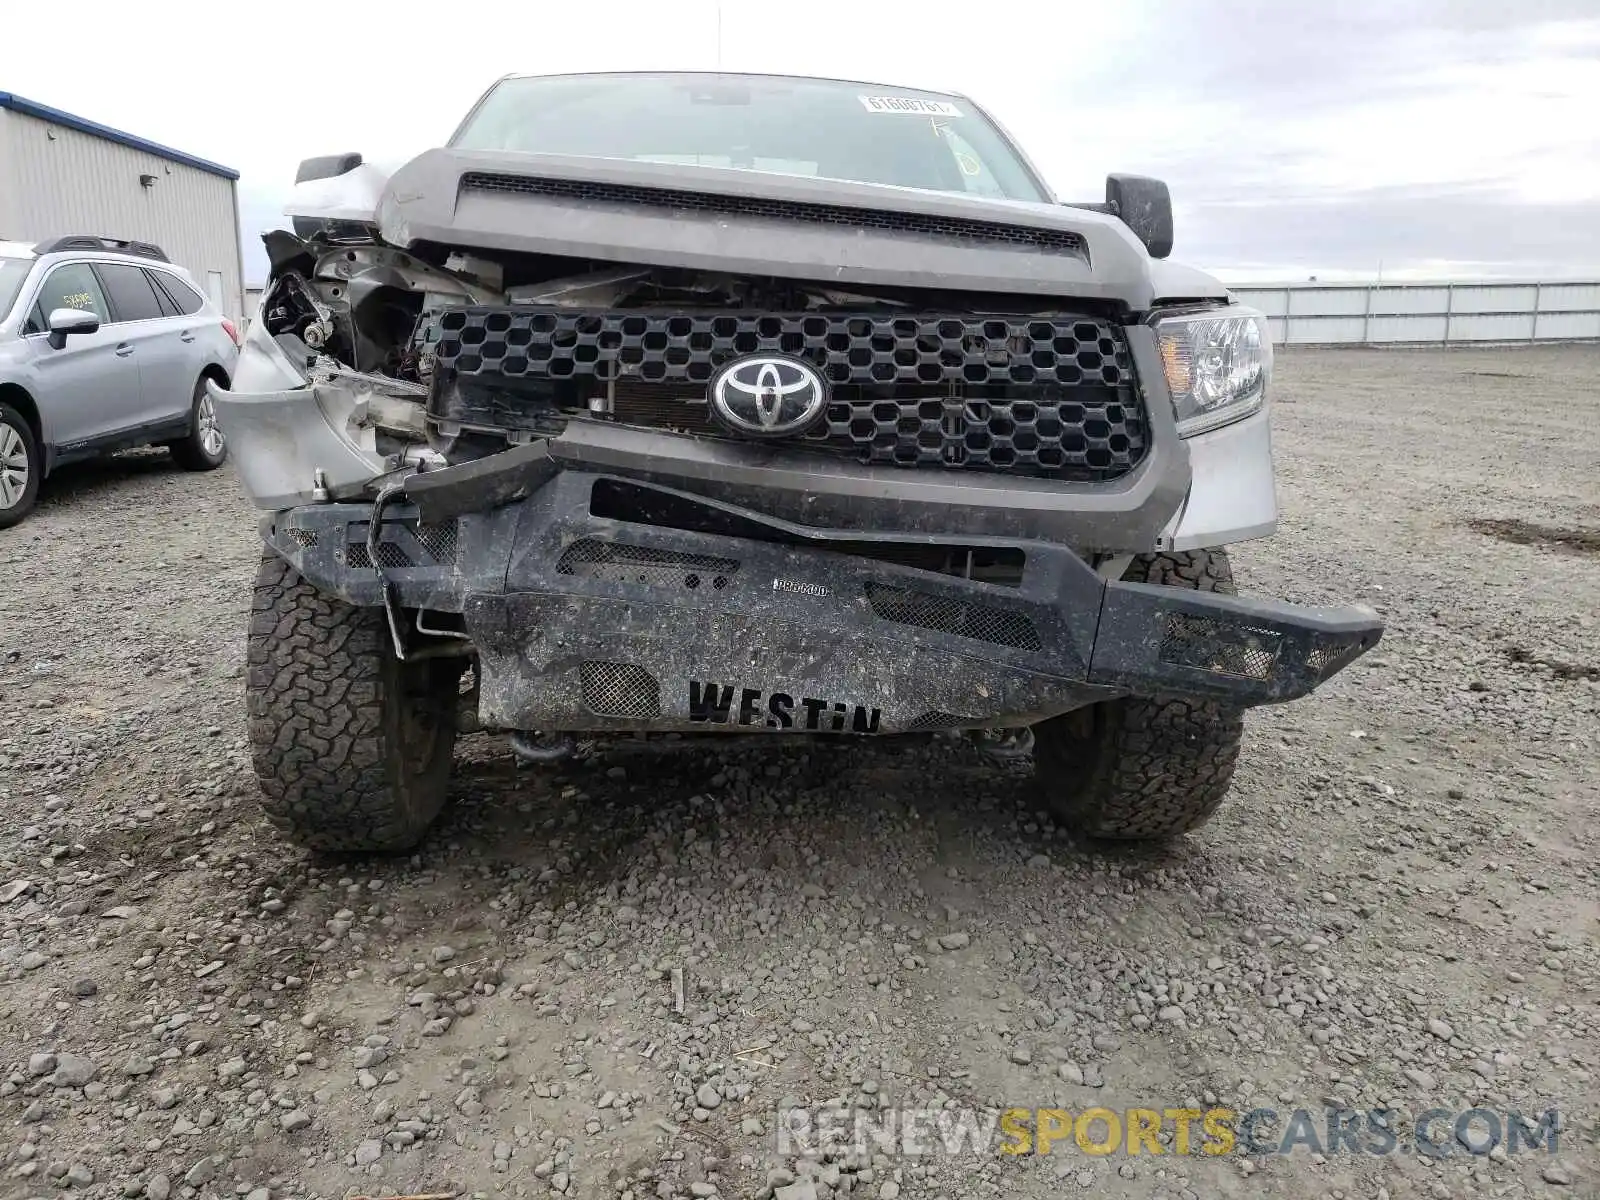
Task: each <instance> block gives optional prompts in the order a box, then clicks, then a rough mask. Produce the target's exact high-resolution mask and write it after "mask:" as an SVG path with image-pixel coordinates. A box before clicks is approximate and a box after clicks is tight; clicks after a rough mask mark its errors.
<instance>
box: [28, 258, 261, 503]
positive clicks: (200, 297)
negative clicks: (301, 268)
mask: <svg viewBox="0 0 1600 1200" xmlns="http://www.w3.org/2000/svg"><path fill="white" fill-rule="evenodd" d="M238 355H239V332H238V330H237V329H235V328H234V325H233V323H232V322H231V321H229V320H228V319H227V318H226V317H225V316H223V315H222V313H221V312H219V311H218V310H217V307H216V305H214V304H213V303H212V302H211V301H210V300H209V299H207V298H206V296H205V295H204V294H203V293H202V292H201V291H200V289H199V288H197V287H196V286H195V283H194V279H193V278H192V277H191V276H190V275H189V273H188V272H187V271H185V270H184V269H183V268H182V267H179V266H176V265H175V264H173V263H172V262H171V261H170V260H169V259H168V258H167V256H166V255H165V254H164V253H162V251H161V249H160V248H159V247H157V246H152V245H150V244H148V243H145V242H127V241H113V240H110V239H107V238H101V237H87V236H73V237H62V238H55V239H53V240H50V241H46V242H40V243H38V244H37V245H25V244H22V243H18V242H5V241H0V528H4V527H5V526H7V525H15V524H16V523H17V522H18V521H20V520H22V519H23V518H24V517H26V516H27V515H28V512H29V511H30V510H31V509H32V508H33V505H34V501H35V500H36V499H37V497H38V494H39V484H40V482H41V481H42V480H43V478H44V477H45V476H46V475H48V474H49V473H50V472H51V471H52V470H54V469H55V468H56V467H58V466H60V465H61V464H62V463H65V462H71V461H73V460H75V459H80V458H89V457H92V456H94V455H98V454H104V453H108V452H110V451H113V450H124V449H127V448H128V447H131V446H144V445H166V446H168V447H170V448H171V450H172V455H173V457H174V458H175V459H176V460H177V461H178V463H179V464H180V465H182V466H183V467H186V468H188V469H189V470H192V471H211V470H215V469H216V468H217V467H219V466H221V465H222V463H223V461H224V460H225V459H226V458H227V454H228V449H227V445H226V443H225V442H224V440H223V437H222V432H221V430H219V429H218V427H217V422H216V414H215V412H214V411H213V409H212V405H211V398H210V397H209V396H208V395H207V394H206V390H205V384H206V381H207V380H208V379H209V380H215V381H217V382H218V383H220V384H221V385H222V386H224V387H226V386H228V383H229V381H230V380H231V379H232V377H233V368H234V363H235V362H236V361H237V360H238Z"/></svg>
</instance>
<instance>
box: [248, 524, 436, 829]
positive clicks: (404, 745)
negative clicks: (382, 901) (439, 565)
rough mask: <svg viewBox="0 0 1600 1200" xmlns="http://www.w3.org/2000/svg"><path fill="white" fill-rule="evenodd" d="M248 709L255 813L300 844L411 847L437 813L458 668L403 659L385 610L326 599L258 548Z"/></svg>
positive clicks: (278, 559) (425, 661)
mask: <svg viewBox="0 0 1600 1200" xmlns="http://www.w3.org/2000/svg"><path fill="white" fill-rule="evenodd" d="M248 656H249V657H248V668H249V669H248V675H247V681H246V685H245V691H246V696H245V699H246V708H247V711H248V713H249V718H250V747H251V756H252V759H253V762H254V766H255V772H256V778H257V779H258V780H259V781H260V784H261V806H262V808H263V809H264V810H265V811H266V815H267V818H268V820H270V821H271V822H272V824H273V825H274V826H275V827H276V828H277V829H278V830H279V831H280V832H282V833H284V834H286V835H287V836H288V837H289V838H291V839H292V840H294V841H295V842H297V843H299V844H300V845H302V846H306V847H309V848H311V849H313V850H329V851H363V850H364V851H395V850H407V849H410V848H411V847H413V846H415V845H416V844H417V843H418V842H419V841H421V840H422V837H423V835H424V834H425V833H426V832H427V830H428V826H429V825H430V824H432V822H433V819H434V818H435V817H436V816H438V814H439V811H440V809H442V808H443V807H444V802H445V796H446V792H447V789H448V787H449V783H450V768H451V763H452V760H453V758H454V751H455V740H456V723H455V710H456V707H457V706H458V703H459V695H458V693H459V689H460V680H461V663H460V661H459V660H452V659H427V660H423V661H421V662H401V661H400V660H399V659H398V658H396V657H395V654H394V648H393V645H392V643H391V642H390V637H389V626H388V622H387V619H386V618H385V616H384V614H383V611H382V610H381V609H374V608H356V607H354V606H352V605H349V604H346V603H344V602H343V601H342V600H338V599H335V598H333V597H331V596H327V595H324V594H323V593H321V592H319V591H317V589H316V588H314V587H312V586H311V585H310V584H309V583H307V582H306V581H305V580H304V579H302V578H301V577H300V576H299V575H298V574H297V573H296V572H295V570H294V569H293V568H292V567H290V566H289V564H288V563H286V562H284V561H283V560H282V559H280V558H278V557H277V556H276V555H274V554H272V553H271V552H270V551H267V552H264V553H263V555H262V559H261V566H260V568H259V570H258V571H257V572H256V584H255V602H254V608H253V611H252V613H251V617H250V638H249V647H248Z"/></svg>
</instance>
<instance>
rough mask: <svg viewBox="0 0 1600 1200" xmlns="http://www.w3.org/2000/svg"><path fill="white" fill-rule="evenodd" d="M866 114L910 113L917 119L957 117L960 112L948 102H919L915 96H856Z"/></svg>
mask: <svg viewBox="0 0 1600 1200" xmlns="http://www.w3.org/2000/svg"><path fill="white" fill-rule="evenodd" d="M856 98H857V99H858V100H860V101H861V105H862V107H863V108H865V109H866V110H867V111H868V112H875V113H910V114H911V115H912V116H918V117H959V116H960V115H961V110H960V109H959V108H957V107H956V106H955V105H954V104H951V103H950V102H949V101H948V100H920V99H918V98H917V97H915V96H858V97H856Z"/></svg>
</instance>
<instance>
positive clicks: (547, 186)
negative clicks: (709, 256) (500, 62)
mask: <svg viewBox="0 0 1600 1200" xmlns="http://www.w3.org/2000/svg"><path fill="white" fill-rule="evenodd" d="M461 190H462V191H468V192H503V193H510V194H513V195H520V196H549V197H551V198H553V199H557V200H576V201H578V202H579V203H582V204H597V203H598V204H628V205H644V206H645V207H648V208H664V209H670V210H672V211H673V212H698V213H710V214H712V215H714V216H719V217H756V218H760V219H764V220H769V221H796V222H800V223H802V224H808V225H833V226H840V225H842V226H846V227H848V228H851V229H881V230H886V231H890V232H894V233H909V234H915V235H919V236H924V237H931V238H940V239H942V240H945V241H955V242H958V243H960V242H965V243H968V244H981V245H990V246H993V245H1005V246H1017V247H1024V248H1027V249H1030V250H1047V251H1053V252H1055V253H1058V254H1074V255H1078V256H1082V254H1083V253H1084V241H1083V236H1082V235H1081V234H1077V233H1074V232H1073V231H1072V230H1070V229H1037V228H1034V227H1032V226H1029V225H1008V224H1004V223H1002V222H999V221H979V220H973V219H972V218H969V217H936V216H928V215H926V214H923V213H908V212H884V211H882V210H881V209H875V208H852V207H850V206H849V205H847V204H818V203H816V202H814V201H808V200H770V199H766V198H764V197H760V196H722V195H718V194H717V193H715V192H693V191H685V190H681V189H678V188H656V187H637V186H634V185H631V184H620V183H590V182H585V181H583V180H573V179H541V178H538V177H536V176H530V175H506V174H502V173H498V172H492V171H468V172H467V173H466V174H464V175H463V176H462V177H461Z"/></svg>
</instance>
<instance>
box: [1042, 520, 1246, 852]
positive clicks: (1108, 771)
mask: <svg viewBox="0 0 1600 1200" xmlns="http://www.w3.org/2000/svg"><path fill="white" fill-rule="evenodd" d="M1122 577H1123V578H1124V579H1126V580H1131V581H1135V582H1139V583H1157V584H1165V585H1167V586H1170V587H1187V588H1193V589H1195V590H1197V591H1203V592H1225V593H1227V594H1229V595H1232V594H1233V592H1234V586H1233V572H1232V570H1231V569H1230V567H1229V565H1228V556H1227V554H1226V553H1225V552H1224V551H1222V550H1193V551H1188V552H1186V553H1181V554H1151V555H1144V556H1141V557H1139V558H1136V559H1134V561H1133V563H1132V564H1131V565H1130V566H1129V567H1128V569H1127V571H1125V572H1124V573H1123V576H1122ZM1243 734H1244V712H1243V710H1242V709H1238V708H1234V707H1232V706H1231V705H1226V704H1219V703H1216V702H1215V701H1211V700H1198V699H1193V698H1189V697H1184V698H1178V697H1171V696H1168V697H1160V698H1155V697H1143V696H1125V697H1121V698H1119V699H1116V700H1106V701H1102V702H1101V703H1099V704H1092V705H1089V706H1088V707H1086V708H1081V709H1078V710H1076V711H1074V712H1070V713H1065V714H1063V715H1062V716H1059V717H1054V718H1052V719H1051V720H1049V721H1045V722H1042V723H1041V724H1039V725H1036V726H1034V763H1035V769H1036V771H1037V774H1038V777H1039V780H1040V782H1041V784H1042V785H1043V786H1044V788H1045V790H1046V793H1047V797H1048V801H1049V804H1050V806H1051V808H1052V809H1053V810H1054V811H1055V813H1056V815H1057V817H1058V818H1059V819H1060V820H1061V821H1062V823H1063V824H1065V825H1066V826H1067V827H1068V828H1069V829H1072V830H1073V831H1075V832H1077V833H1081V834H1084V835H1086V836H1089V837H1098V838H1119V839H1132V840H1160V839H1164V838H1171V837H1176V836H1178V835H1179V834H1183V833H1187V832H1188V831H1189V830H1191V829H1197V828H1199V827H1200V826H1201V825H1204V824H1205V823H1206V822H1207V821H1208V820H1210V818H1211V815H1212V814H1213V813H1215V812H1216V810H1217V806H1218V805H1220V804H1221V803H1222V800H1223V797H1224V796H1226V795H1227V794H1228V785H1229V784H1230V783H1231V782H1232V780H1233V768H1234V764H1235V763H1236V762H1237V761H1238V758H1239V741H1240V738H1241V737H1242V736H1243Z"/></svg>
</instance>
